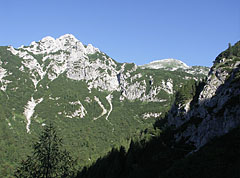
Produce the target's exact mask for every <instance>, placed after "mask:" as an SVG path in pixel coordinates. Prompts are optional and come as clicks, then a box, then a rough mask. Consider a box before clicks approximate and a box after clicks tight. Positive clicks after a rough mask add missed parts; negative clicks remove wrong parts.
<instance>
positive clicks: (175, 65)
mask: <svg viewBox="0 0 240 178" xmlns="http://www.w3.org/2000/svg"><path fill="white" fill-rule="evenodd" d="M139 67H140V68H142V69H163V70H169V71H176V70H183V71H185V72H187V73H190V74H204V75H207V74H208V72H209V68H208V67H203V66H188V65H187V64H185V63H184V62H182V61H180V60H178V59H172V58H170V59H161V60H156V61H152V62H150V63H149V64H144V65H141V66H139Z"/></svg>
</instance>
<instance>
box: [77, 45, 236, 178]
mask: <svg viewBox="0 0 240 178" xmlns="http://www.w3.org/2000/svg"><path fill="white" fill-rule="evenodd" d="M154 126H155V127H154V129H146V130H144V131H143V132H141V133H140V134H139V138H138V139H137V140H136V139H135V140H132V141H131V144H130V147H129V148H128V149H127V150H126V149H124V148H123V147H121V148H119V149H112V151H111V152H109V153H108V154H107V155H106V156H105V157H103V158H100V159H98V160H97V161H96V163H95V164H93V165H92V166H90V167H88V168H86V167H85V168H84V169H82V170H81V171H79V173H78V176H77V177H84V178H88V177H95V178H98V177H101V178H104V177H115V178H123V177H124V178H126V177H129V178H133V177H138V178H141V177H142V178H143V177H153V178H155V177H158V178H173V177H181V178H192V177H194V178H205V177H212V178H219V177H221V178H228V177H239V175H240V159H239V158H240V141H239V138H240V41H239V42H237V43H236V44H235V45H234V46H231V45H229V48H228V49H227V50H225V51H223V52H222V53H220V54H219V55H218V56H217V58H216V59H215V61H214V64H213V66H212V67H211V69H210V72H209V74H208V77H207V80H206V81H200V82H198V83H196V82H193V81H191V80H190V81H188V82H187V83H186V84H185V85H182V86H181V87H180V88H179V90H178V91H177V92H176V97H175V101H174V103H173V105H172V107H171V109H170V110H169V112H168V114H167V115H166V117H165V118H160V119H159V120H157V121H156V122H155V124H154Z"/></svg>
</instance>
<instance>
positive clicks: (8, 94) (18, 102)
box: [0, 34, 205, 175]
mask: <svg viewBox="0 0 240 178" xmlns="http://www.w3.org/2000/svg"><path fill="white" fill-rule="evenodd" d="M202 77H205V75H204V74H203V75H198V74H196V75H195V73H187V72H184V71H179V70H177V71H170V70H165V69H164V70H163V69H142V68H140V67H138V66H137V65H135V64H133V63H132V64H129V63H124V64H121V63H118V62H116V61H115V60H113V59H112V58H110V57H109V56H107V55H106V54H105V53H103V52H101V51H100V50H99V49H97V48H95V47H93V46H92V45H90V44H89V45H83V44H82V43H81V42H80V41H79V40H77V39H76V38H75V37H74V36H73V35H71V34H66V35H63V36H61V37H59V38H57V39H54V38H52V37H45V38H43V39H42V40H40V41H39V42H32V43H31V45H30V46H21V47H20V48H17V49H16V48H13V47H11V46H8V47H0V101H1V104H0V114H1V123H2V124H1V125H0V126H1V128H2V130H4V134H2V135H0V137H1V140H2V143H1V145H3V147H2V149H0V154H2V158H3V159H2V160H1V165H9V164H10V165H11V164H13V162H15V163H16V162H18V161H19V160H18V159H21V158H22V157H23V156H24V155H25V154H27V153H28V150H29V146H28V145H29V143H30V142H31V140H32V139H34V138H36V135H37V134H38V133H39V132H40V131H41V128H42V127H44V125H45V124H48V123H49V122H52V123H54V125H56V127H57V128H58V130H59V132H60V134H61V135H62V136H63V139H64V141H65V143H64V145H65V147H66V148H67V149H68V150H70V151H71V152H72V153H73V155H74V156H75V157H76V158H78V162H79V164H81V165H88V164H91V163H92V162H93V161H95V160H96V159H97V158H98V157H99V156H102V155H104V154H105V153H107V151H109V150H110V149H111V148H112V147H114V146H118V145H125V146H128V145H129V140H130V138H131V137H132V136H134V135H136V134H137V133H138V132H140V130H144V129H145V128H147V127H149V126H151V125H152V123H153V122H154V121H155V119H156V118H157V117H159V116H161V115H163V114H164V113H166V112H167V111H168V110H169V108H170V106H171V104H172V102H173V100H174V95H175V92H176V91H177V90H178V88H179V86H181V85H184V84H185V83H186V82H187V81H188V80H191V79H194V80H201V79H202ZM6 138H7V139H6ZM10 148H15V149H14V150H11V149H10ZM6 150H11V151H9V152H8V151H6ZM6 160H7V161H6ZM3 167H4V166H3ZM3 167H2V170H1V172H4V170H5V168H3ZM9 169H11V168H9ZM0 175H1V173H0Z"/></svg>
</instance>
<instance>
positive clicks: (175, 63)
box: [141, 59, 189, 71]
mask: <svg viewBox="0 0 240 178" xmlns="http://www.w3.org/2000/svg"><path fill="white" fill-rule="evenodd" d="M141 67H142V68H149V69H164V68H165V69H171V70H172V71H174V70H177V69H179V68H181V69H188V68H189V66H188V65H187V64H185V63H184V62H182V61H180V60H177V59H161V60H156V61H152V62H150V63H149V64H144V65H142V66H141Z"/></svg>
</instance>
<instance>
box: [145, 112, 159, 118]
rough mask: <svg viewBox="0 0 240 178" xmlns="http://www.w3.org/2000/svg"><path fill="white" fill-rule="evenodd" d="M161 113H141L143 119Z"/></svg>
mask: <svg viewBox="0 0 240 178" xmlns="http://www.w3.org/2000/svg"><path fill="white" fill-rule="evenodd" d="M161 114H162V113H161V112H160V113H152V112H148V113H144V114H143V115H142V117H143V118H144V119H148V118H157V117H159V116H161Z"/></svg>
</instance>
